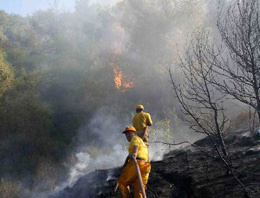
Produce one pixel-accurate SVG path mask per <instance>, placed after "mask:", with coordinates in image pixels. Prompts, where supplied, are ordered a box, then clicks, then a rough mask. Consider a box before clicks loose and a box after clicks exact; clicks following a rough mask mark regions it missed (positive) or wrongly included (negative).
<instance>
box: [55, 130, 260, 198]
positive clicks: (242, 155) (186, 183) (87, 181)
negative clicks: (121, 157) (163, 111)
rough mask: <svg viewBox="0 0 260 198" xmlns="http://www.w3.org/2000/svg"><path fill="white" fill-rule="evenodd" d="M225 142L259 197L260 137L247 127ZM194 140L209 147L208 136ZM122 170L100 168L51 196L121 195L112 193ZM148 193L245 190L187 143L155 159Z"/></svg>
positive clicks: (206, 196)
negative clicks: (255, 135) (160, 158)
mask: <svg viewBox="0 0 260 198" xmlns="http://www.w3.org/2000/svg"><path fill="white" fill-rule="evenodd" d="M226 142H227V146H228V149H229V152H230V155H231V159H232V163H233V166H234V167H236V168H237V170H238V171H240V174H239V179H240V180H241V181H242V182H243V183H244V184H245V186H246V188H247V190H248V192H249V197H254V198H255V197H260V179H259V178H260V140H259V139H258V138H256V137H253V136H252V135H251V134H250V133H249V132H246V131H244V132H237V133H233V134H231V135H229V136H228V137H226ZM195 144H196V145H197V146H201V147H202V146H203V149H204V150H205V151H206V150H209V148H210V147H209V141H208V139H207V138H205V139H202V140H199V141H197V142H195ZM120 172H121V170H120V168H115V169H109V170H97V171H95V172H92V173H90V174H88V175H85V176H83V177H82V178H80V179H79V180H78V181H77V182H76V184H75V185H74V186H73V187H72V188H69V187H68V188H65V189H64V190H63V191H61V192H59V193H58V194H56V195H52V196H50V198H83V197H84V198H102V197H108V198H119V197H120V194H119V192H117V193H113V189H114V187H115V186H116V182H117V178H118V176H119V174H120ZM147 197H149V198H153V197H162V198H163V197H178V198H188V197H190V198H202V197H203V198H220V197H221V198H224V197H228V198H239V197H244V191H243V188H241V185H240V184H239V183H238V182H237V181H236V179H235V178H234V177H233V176H232V175H227V174H226V171H225V170H224V169H223V166H221V163H220V161H218V160H214V159H210V158H208V157H206V156H204V155H202V153H201V151H199V150H198V149H197V148H196V147H194V146H187V147H184V148H181V149H178V150H174V151H171V152H169V153H168V154H167V155H165V156H164V159H163V160H162V161H157V162H152V171H151V174H150V178H149V182H148V189H147Z"/></svg>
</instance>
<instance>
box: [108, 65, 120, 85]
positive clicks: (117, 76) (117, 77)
mask: <svg viewBox="0 0 260 198" xmlns="http://www.w3.org/2000/svg"><path fill="white" fill-rule="evenodd" d="M110 65H111V66H112V67H113V70H114V82H115V87H116V88H117V89H120V87H121V86H122V77H123V74H122V71H121V70H119V71H118V70H117V69H116V66H115V65H114V63H110Z"/></svg>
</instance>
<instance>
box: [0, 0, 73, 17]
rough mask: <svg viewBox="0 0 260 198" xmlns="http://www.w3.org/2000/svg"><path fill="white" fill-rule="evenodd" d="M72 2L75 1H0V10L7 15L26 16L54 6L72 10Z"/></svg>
mask: <svg viewBox="0 0 260 198" xmlns="http://www.w3.org/2000/svg"><path fill="white" fill-rule="evenodd" d="M74 2H75V0H11V1H10V0H0V9H1V10H4V11H5V12H7V13H12V14H19V15H23V16H26V15H28V14H32V13H33V12H35V11H37V10H46V9H48V8H51V7H54V6H55V5H57V6H58V8H59V9H61V10H73V8H74Z"/></svg>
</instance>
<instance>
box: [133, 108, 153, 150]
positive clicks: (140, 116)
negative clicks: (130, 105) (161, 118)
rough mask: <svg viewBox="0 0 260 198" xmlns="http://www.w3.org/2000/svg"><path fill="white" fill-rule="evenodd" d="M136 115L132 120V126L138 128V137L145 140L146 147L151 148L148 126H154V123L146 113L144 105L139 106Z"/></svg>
mask: <svg viewBox="0 0 260 198" xmlns="http://www.w3.org/2000/svg"><path fill="white" fill-rule="evenodd" d="M135 110H136V114H135V115H134V117H133V119H132V124H133V126H134V127H135V128H136V131H137V135H138V136H139V137H140V138H142V139H143V141H144V143H145V145H146V146H147V147H148V146H149V133H148V126H152V124H153V122H152V119H151V116H150V114H149V113H146V112H144V106H143V105H137V106H136V108H135Z"/></svg>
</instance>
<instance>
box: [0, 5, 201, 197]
mask: <svg viewBox="0 0 260 198" xmlns="http://www.w3.org/2000/svg"><path fill="white" fill-rule="evenodd" d="M178 2H179V1H176V2H174V3H171V2H168V1H161V0H154V1H151V2H149V1H146V0H141V1H139V0H138V1H125V2H121V3H118V4H117V5H116V6H114V7H105V6H101V5H89V3H88V0H79V1H76V5H75V10H74V11H73V12H68V13H60V12H58V11H57V10H47V11H37V12H36V13H34V14H33V15H32V16H27V17H21V16H18V15H9V14H7V13H5V12H4V11H0V122H1V123H0V134H1V138H0V159H1V162H2V163H1V164H0V174H1V177H2V178H4V179H5V180H2V182H1V184H3V188H5V186H9V187H10V186H12V185H16V184H17V183H16V182H12V181H10V182H9V180H10V178H15V179H17V180H18V181H20V180H21V179H23V178H29V179H28V180H29V181H27V184H28V183H29V185H27V186H28V187H29V188H30V189H31V188H36V186H37V183H38V182H40V181H45V180H46V181H48V182H50V183H48V182H45V183H48V185H47V184H46V185H47V186H48V187H46V188H49V189H51V188H53V187H54V186H55V184H56V182H57V181H58V180H59V179H58V173H55V170H58V169H59V170H60V171H63V170H64V169H66V168H67V167H65V166H64V165H63V162H64V161H65V159H67V158H69V156H70V155H71V153H72V151H73V149H74V148H75V145H76V143H77V133H78V131H79V130H80V129H81V127H84V126H85V125H86V124H88V123H89V122H90V120H91V119H92V117H93V115H95V113H96V112H97V111H98V110H99V109H101V108H102V107H108V112H109V113H110V115H111V116H114V117H116V118H117V120H116V121H117V122H118V123H120V125H121V126H120V127H122V129H123V128H124V127H125V125H126V124H129V123H128V121H129V120H130V117H131V114H130V113H131V112H133V111H134V107H135V105H136V104H137V103H142V104H143V105H144V106H145V107H146V108H147V110H148V111H149V113H151V115H152V117H153V120H161V121H158V122H157V123H158V127H157V128H156V130H154V133H158V134H157V135H155V137H157V138H161V139H165V137H163V136H167V138H168V140H169V138H170V139H171V138H172V134H171V133H172V132H171V129H172V127H176V126H174V125H176V124H177V122H175V121H174V116H176V115H175V113H174V115H173V112H175V110H174V109H172V108H171V109H169V108H168V106H169V105H172V99H171V95H170V94H169V92H170V88H169V86H170V84H169V83H168V86H167V79H168V73H167V69H168V66H169V64H168V63H169V62H170V63H172V60H173V59H174V55H173V50H175V49H176V45H175V44H176V42H177V41H178V42H180V41H183V42H186V41H188V39H187V38H188V37H187V36H185V35H186V34H187V35H189V34H190V33H191V32H192V28H193V27H196V26H197V25H200V24H202V23H203V18H204V14H205V13H203V12H200V13H199V14H198V13H196V12H195V10H196V9H197V7H196V6H195V7H194V5H197V6H201V5H202V4H203V1H200V0H197V1H194V2H195V3H191V4H187V3H178ZM192 2H193V1H192ZM168 4H169V5H168ZM173 4H174V5H173ZM140 5H141V6H140ZM167 7H169V8H170V9H165V8H167ZM137 8H138V9H137ZM183 10H185V12H188V13H189V15H187V16H186V15H185V17H183V18H182V21H185V23H183V22H180V21H178V20H177V18H178V17H179V15H181V14H182V13H183ZM196 17H197V18H196ZM194 18H196V21H194ZM187 27H189V29H188V28H187ZM184 29H185V35H184V34H182V33H181V32H182V31H183V30H184ZM173 35H174V36H173ZM181 44H183V43H181ZM119 74H121V77H122V79H121V86H120V87H119V88H116V87H115V82H114V78H115V77H116V75H118V76H120V75H119ZM166 118H167V119H166ZM127 119H128V120H127ZM170 120H171V121H170ZM118 123H115V124H117V125H118ZM155 123H156V122H155ZM118 128H119V127H118ZM113 130H115V131H116V130H117V128H116V129H113ZM118 130H119V129H118ZM120 130H121V129H120ZM114 133H115V132H114ZM151 133H153V132H152V131H151ZM159 133H160V134H159ZM97 136H98V134H95V133H93V132H91V129H88V130H86V134H85V135H84V138H86V139H85V140H81V141H85V142H86V145H88V148H86V150H89V151H90V154H91V156H92V155H93V156H94V157H95V156H96V155H99V154H100V152H101V151H102V152H103V150H105V149H103V150H102V149H100V148H95V146H96V147H97V145H102V143H100V139H98V137H97ZM173 139H174V137H173ZM110 144H111V145H112V143H110ZM100 147H102V146H100ZM64 175H65V174H64ZM62 179H64V177H63V178H62ZM19 185H20V184H19ZM19 185H16V186H17V189H20V186H19ZM1 190H2V189H1ZM10 196H11V195H10Z"/></svg>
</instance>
